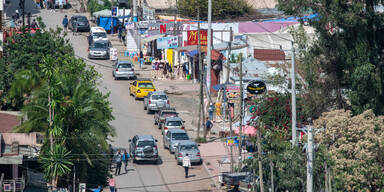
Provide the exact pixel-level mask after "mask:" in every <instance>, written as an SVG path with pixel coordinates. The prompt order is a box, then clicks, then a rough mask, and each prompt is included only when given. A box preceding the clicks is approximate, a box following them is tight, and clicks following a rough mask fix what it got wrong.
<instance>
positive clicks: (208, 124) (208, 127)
mask: <svg viewBox="0 0 384 192" xmlns="http://www.w3.org/2000/svg"><path fill="white" fill-rule="evenodd" d="M212 113H213V111H212ZM206 119H207V120H206V122H205V130H206V133H207V134H208V133H210V132H211V129H212V127H213V123H212V121H211V120H210V119H209V117H207V118H206Z"/></svg>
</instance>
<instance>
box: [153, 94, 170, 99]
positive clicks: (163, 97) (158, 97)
mask: <svg viewBox="0 0 384 192" xmlns="http://www.w3.org/2000/svg"><path fill="white" fill-rule="evenodd" d="M152 99H153V100H160V99H161V100H166V99H167V96H166V95H152Z"/></svg>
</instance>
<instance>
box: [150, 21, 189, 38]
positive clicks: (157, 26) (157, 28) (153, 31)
mask: <svg viewBox="0 0 384 192" xmlns="http://www.w3.org/2000/svg"><path fill="white" fill-rule="evenodd" d="M175 30H176V31H182V30H183V25H182V24H181V23H176V28H175V23H174V22H172V23H149V24H148V35H159V34H167V35H172V34H174V33H175Z"/></svg>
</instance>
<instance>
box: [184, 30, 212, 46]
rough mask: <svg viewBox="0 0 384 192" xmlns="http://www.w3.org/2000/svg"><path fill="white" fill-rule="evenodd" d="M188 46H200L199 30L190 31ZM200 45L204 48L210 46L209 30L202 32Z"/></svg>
mask: <svg viewBox="0 0 384 192" xmlns="http://www.w3.org/2000/svg"><path fill="white" fill-rule="evenodd" d="M187 33H188V41H187V44H188V45H197V44H199V42H198V40H199V38H198V36H197V34H198V31H197V30H191V31H188V32H187ZM200 44H201V45H202V46H207V45H208V32H207V30H200Z"/></svg>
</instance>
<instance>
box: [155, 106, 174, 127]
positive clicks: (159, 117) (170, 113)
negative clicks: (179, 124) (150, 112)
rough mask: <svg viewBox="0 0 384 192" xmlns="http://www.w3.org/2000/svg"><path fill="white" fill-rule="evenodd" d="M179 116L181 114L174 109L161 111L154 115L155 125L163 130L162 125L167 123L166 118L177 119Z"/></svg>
mask: <svg viewBox="0 0 384 192" xmlns="http://www.w3.org/2000/svg"><path fill="white" fill-rule="evenodd" d="M178 115H179V114H178V113H177V112H176V110H175V109H174V108H169V109H162V110H159V111H157V112H156V113H155V115H154V119H155V125H157V126H158V128H159V129H161V127H162V124H163V123H164V122H165V118H167V117H177V116H178Z"/></svg>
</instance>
